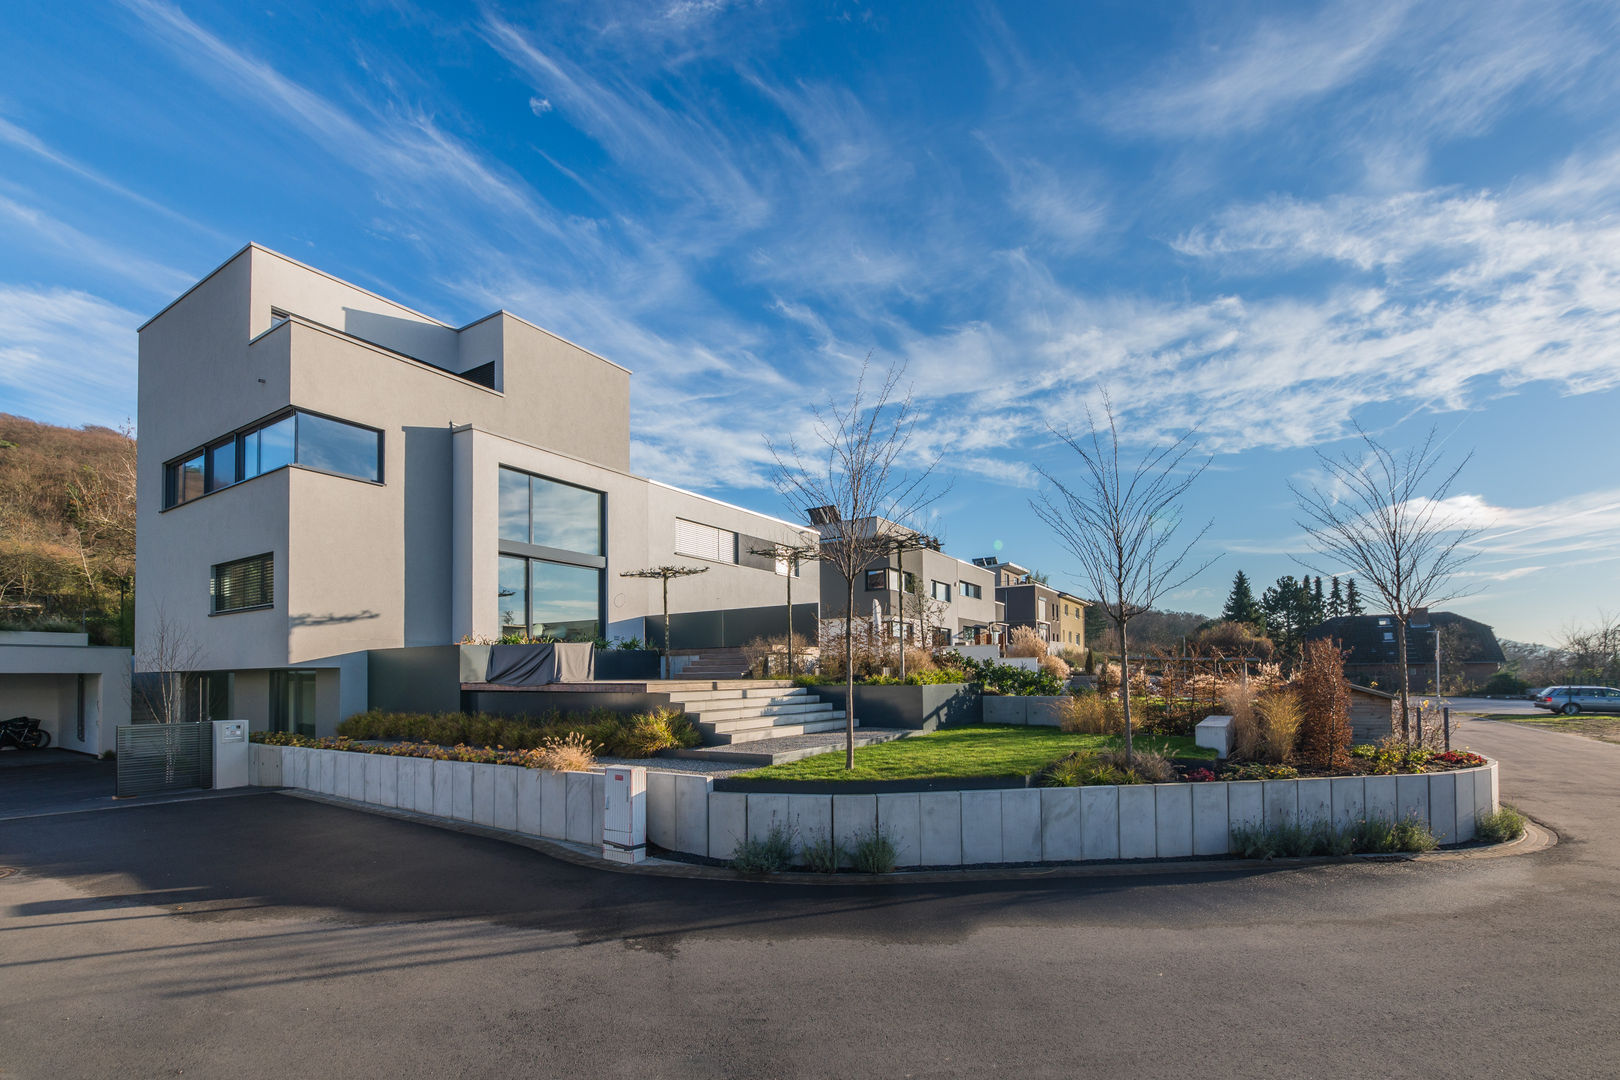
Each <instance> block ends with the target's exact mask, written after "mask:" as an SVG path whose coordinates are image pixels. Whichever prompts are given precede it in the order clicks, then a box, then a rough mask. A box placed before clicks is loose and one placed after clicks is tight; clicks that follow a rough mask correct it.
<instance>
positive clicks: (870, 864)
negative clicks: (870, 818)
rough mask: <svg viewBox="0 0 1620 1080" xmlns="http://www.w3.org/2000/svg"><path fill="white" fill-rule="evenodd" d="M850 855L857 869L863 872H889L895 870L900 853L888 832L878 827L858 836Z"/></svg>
mask: <svg viewBox="0 0 1620 1080" xmlns="http://www.w3.org/2000/svg"><path fill="white" fill-rule="evenodd" d="M849 857H850V861H851V862H853V863H854V864H855V869H857V870H859V871H860V872H861V873H863V874H889V873H893V872H894V865H895V863H896V862H897V861H898V860H899V858H900V853H899V851H897V850H896V849H895V846H894V841H893V840H892V839H891V838H890V837H889V834H888V832H887V831H886V830H884V829H881V828H876V829H871V830H868V831H866V832H863V833H860V834H859V835H858V836H856V838H855V847H854V849H853V850H852V851H851V852H850V853H849Z"/></svg>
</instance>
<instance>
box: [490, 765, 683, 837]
mask: <svg viewBox="0 0 1620 1080" xmlns="http://www.w3.org/2000/svg"><path fill="white" fill-rule="evenodd" d="M515 771H516V772H517V831H518V832H520V833H522V834H523V835H524V836H539V835H540V773H539V771H538V770H536V769H517V770H515ZM674 819H675V815H674V814H670V815H669V820H670V821H674Z"/></svg>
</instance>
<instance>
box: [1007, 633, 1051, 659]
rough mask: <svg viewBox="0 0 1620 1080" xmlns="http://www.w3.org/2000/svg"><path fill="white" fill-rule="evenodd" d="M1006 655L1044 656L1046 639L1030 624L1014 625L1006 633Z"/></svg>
mask: <svg viewBox="0 0 1620 1080" xmlns="http://www.w3.org/2000/svg"><path fill="white" fill-rule="evenodd" d="M1007 655H1008V656H1045V655H1047V647H1046V641H1045V640H1044V639H1043V638H1042V637H1041V635H1040V632H1039V631H1037V630H1036V629H1035V628H1034V627H1032V626H1015V627H1013V628H1012V632H1011V633H1010V634H1008V635H1007Z"/></svg>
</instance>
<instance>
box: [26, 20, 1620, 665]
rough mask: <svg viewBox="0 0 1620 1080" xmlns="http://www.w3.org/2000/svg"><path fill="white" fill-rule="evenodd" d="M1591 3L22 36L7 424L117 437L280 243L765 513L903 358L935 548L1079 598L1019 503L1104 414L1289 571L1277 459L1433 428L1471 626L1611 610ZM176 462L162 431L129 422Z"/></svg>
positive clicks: (1604, 278) (1545, 635)
mask: <svg viewBox="0 0 1620 1080" xmlns="http://www.w3.org/2000/svg"><path fill="white" fill-rule="evenodd" d="M1617 20H1620V12H1617V9H1616V8H1615V7H1614V6H1613V5H1608V4H1556V3H1549V2H1545V0H1542V2H1534V3H1523V4H1518V3H1492V2H1481V3H1471V4H1434V3H1430V4H1416V3H1410V4H1405V3H1393V4H1381V3H1366V2H1362V3H1351V4H1343V5H1325V6H1320V7H1306V6H1304V5H1298V4H1279V5H1265V4H1247V3H1235V4H1222V5H1191V6H1188V7H1186V8H1179V7H1176V6H1174V5H1170V4H1163V5H1141V4H1135V3H1095V4H1061V3H1060V4H1052V5H1049V6H1043V5H1038V4H1019V5H1016V6H1009V7H1007V8H997V7H995V6H991V5H981V6H973V5H968V4H963V5H939V4H911V5H908V4H884V5H863V4H854V3H847V2H834V3H818V4H779V3H770V2H759V3H737V4H734V3H727V2H723V0H687V2H649V3H641V4H618V3H612V2H590V3H549V4H544V5H511V6H500V5H495V4H490V5H484V6H478V5H469V6H460V7H455V8H439V7H435V6H430V5H419V4H412V3H407V2H403V0H401V2H394V3H386V2H381V0H379V2H373V3H359V4H352V5H338V6H333V5H307V6H305V5H281V4H258V5H252V6H251V7H250V6H247V5H238V4H207V3H183V4H170V3H163V2H158V0H124V2H121V3H119V2H113V3H107V4H93V5H91V4H62V3H58V2H45V3H38V2H32V0H23V2H22V3H21V4H17V3H13V4H11V5H9V6H8V17H7V27H8V32H7V33H6V34H5V35H3V36H0V409H3V410H4V411H10V412H16V413H21V414H23V415H28V416H33V417H36V418H39V419H42V420H49V421H52V422H56V423H68V424H78V423H108V424H118V423H121V422H122V421H124V420H125V418H126V417H129V416H131V415H132V414H133V412H134V358H135V337H134V329H135V327H136V326H138V325H139V324H140V323H141V322H142V321H144V319H145V318H146V317H147V316H149V315H150V314H151V313H153V312H155V311H156V310H158V309H159V308H160V307H162V306H163V304H164V303H165V302H167V300H169V299H171V298H172V297H173V296H174V295H176V294H177V293H178V292H179V291H181V290H182V289H183V288H184V287H185V286H186V285H187V284H189V283H190V282H191V281H193V280H194V279H196V278H197V277H199V276H201V275H202V274H204V273H206V272H207V271H208V270H210V269H212V268H213V267H214V266H215V265H217V264H218V263H219V262H220V261H222V260H223V259H224V258H225V257H226V256H228V255H229V254H230V253H231V252H233V251H234V250H235V249H236V248H238V247H239V246H240V245H241V244H242V243H243V242H245V241H247V240H250V239H251V240H255V241H258V242H260V243H263V244H265V245H267V246H270V247H273V248H276V249H278V250H281V251H284V252H286V253H288V254H290V255H292V256H294V257H296V258H299V259H302V260H304V261H307V262H310V263H313V264H314V265H317V266H319V267H321V268H322V269H325V270H328V271H330V272H332V273H334V274H337V275H339V276H341V277H344V278H347V279H349V280H352V281H355V282H358V283H360V284H363V285H365V286H368V287H370V288H372V289H375V290H377V291H379V292H382V293H384V294H386V295H389V296H392V297H397V298H399V299H401V300H403V301H405V302H406V303H409V304H411V305H412V306H414V307H417V308H419V309H421V310H424V311H427V312H429V313H431V314H434V315H437V316H439V317H441V318H444V319H446V320H448V321H452V322H458V323H460V322H466V321H470V320H472V319H474V318H476V317H478V316H480V315H483V314H485V313H487V312H488V311H490V310H493V309H495V308H499V307H504V308H507V309H509V310H511V311H513V312H515V313H517V314H520V315H522V316H524V317H526V318H529V319H531V320H532V321H534V322H537V323H539V324H541V325H543V326H546V327H548V328H551V329H553V330H556V331H557V332H559V333H561V334H563V335H565V336H567V337H569V338H572V339H573V340H576V341H578V342H580V343H581V344H583V345H585V346H587V347H589V348H591V349H593V350H595V351H597V352H600V353H602V354H604V355H606V356H608V357H610V358H612V359H614V360H617V361H619V362H621V363H623V364H625V365H626V366H628V367H630V368H632V369H633V370H634V371H635V372H636V377H635V381H634V407H635V418H634V430H635V432H636V444H635V448H634V464H635V467H636V468H637V470H638V471H641V472H643V473H646V474H648V475H651V476H654V477H657V478H659V479H663V480H667V481H669V482H672V483H678V484H682V485H685V486H689V487H693V488H698V489H701V490H705V491H708V492H711V493H713V494H715V495H717V496H720V497H722V498H726V499H729V500H733V501H737V502H741V503H743V504H745V505H751V506H755V507H757V508H759V509H763V510H769V511H773V512H778V513H780V512H784V511H785V506H784V504H783V503H782V501H781V500H780V499H779V498H778V497H777V496H776V495H775V493H774V492H773V491H771V490H770V488H769V487H768V485H767V484H766V472H767V465H768V461H769V458H768V455H767V452H766V450H765V448H764V442H763V439H764V437H765V436H766V435H774V436H776V437H778V438H780V437H782V436H784V435H786V434H789V433H794V432H798V433H801V434H802V433H803V432H804V431H805V429H806V424H807V422H808V416H807V411H806V409H805V404H806V401H807V400H809V399H811V398H816V397H824V396H825V395H826V394H827V393H829V392H834V391H838V390H839V389H840V388H843V387H847V385H848V384H849V382H850V379H851V376H852V373H853V372H854V371H855V370H857V369H858V366H859V364H860V362H861V359H862V358H863V357H864V356H865V355H866V354H867V353H868V351H870V352H872V354H873V356H874V358H875V360H876V361H877V362H878V363H880V364H881V363H887V362H889V361H890V360H893V359H896V358H900V359H905V360H906V361H907V362H908V364H909V376H910V378H911V380H912V383H913V386H914V392H915V394H916V398H917V401H918V403H919V405H920V407H921V409H922V410H923V412H924V414H925V417H926V421H925V426H924V429H923V430H924V432H925V436H924V442H925V443H926V445H925V446H923V447H921V448H920V449H921V451H922V452H924V453H928V452H932V451H944V452H945V465H946V468H947V470H948V471H949V472H950V473H951V475H952V476H953V478H954V485H953V487H952V489H951V491H950V493H949V495H948V496H947V498H946V499H945V500H944V501H942V502H941V503H940V504H939V507H938V509H939V513H940V517H939V524H938V529H939V531H941V532H942V533H943V535H944V536H945V539H946V541H947V545H948V549H949V550H952V551H953V552H954V553H955V554H958V555H960V556H962V557H970V556H973V555H978V554H984V553H988V552H989V551H990V550H991V549H992V546H993V545H994V544H995V542H996V541H1001V543H1002V548H1001V551H1002V554H1003V555H1004V556H1005V557H1009V558H1012V559H1014V560H1015V561H1018V562H1022V563H1025V564H1029V565H1033V566H1036V567H1039V568H1042V569H1045V570H1047V571H1048V572H1049V573H1050V574H1051V575H1052V577H1053V580H1054V582H1055V583H1058V584H1070V585H1072V584H1073V583H1072V582H1071V580H1070V578H1069V572H1070V569H1071V567H1072V564H1071V562H1070V561H1069V560H1067V559H1066V558H1065V557H1064V555H1063V554H1062V552H1061V551H1060V550H1059V548H1058V547H1057V545H1056V543H1055V541H1054V540H1053V539H1052V538H1051V537H1050V536H1048V535H1046V534H1045V533H1044V532H1043V530H1042V528H1041V526H1040V525H1039V523H1038V522H1037V521H1036V520H1035V517H1034V515H1033V514H1032V513H1031V512H1030V510H1029V508H1028V499H1029V498H1030V496H1031V494H1033V491H1034V481H1035V475H1034V469H1033V466H1034V465H1036V464H1046V465H1048V466H1050V467H1054V468H1057V469H1059V470H1063V469H1066V468H1067V467H1069V462H1068V461H1067V460H1066V459H1065V458H1064V457H1063V456H1062V454H1059V453H1057V452H1056V451H1055V450H1054V449H1053V448H1052V446H1051V444H1050V439H1049V438H1047V437H1046V436H1045V430H1046V428H1045V425H1046V424H1047V423H1055V424H1058V425H1060V426H1061V425H1065V424H1072V423H1075V422H1078V421H1080V420H1081V419H1082V418H1083V416H1084V411H1085V408H1086V406H1087V404H1088V403H1094V402H1095V401H1096V400H1097V395H1098V393H1099V391H1100V389H1101V388H1104V387H1106V388H1107V389H1108V391H1109V392H1110V393H1111V394H1112V396H1113V398H1114V400H1115V402H1116V404H1117V405H1118V406H1119V408H1120V409H1121V411H1122V413H1123V415H1124V419H1125V423H1126V428H1127V432H1128V434H1129V435H1130V437H1132V438H1133V439H1138V440H1140V439H1144V438H1150V437H1152V436H1153V435H1154V434H1155V433H1157V432H1160V431H1165V430H1175V429H1178V428H1179V427H1180V426H1182V425H1186V424H1190V423H1197V424H1198V426H1199V428H1200V431H1201V438H1202V442H1203V445H1204V446H1205V447H1206V448H1207V449H1208V451H1209V452H1211V453H1212V454H1213V455H1214V460H1213V464H1212V467H1211V470H1210V471H1209V472H1208V473H1207V474H1206V475H1205V476H1204V477H1203V478H1202V479H1201V481H1200V482H1199V485H1198V487H1197V488H1196V489H1195V491H1194V494H1193V496H1192V497H1191V499H1190V500H1189V506H1188V515H1189V517H1191V518H1193V519H1196V520H1199V521H1201V520H1203V519H1205V518H1213V519H1214V528H1213V529H1212V530H1211V532H1210V533H1209V535H1208V538H1207V541H1206V543H1205V545H1204V547H1203V549H1201V550H1203V551H1204V552H1205V553H1208V554H1215V553H1221V556H1222V557H1221V558H1220V560H1219V562H1217V563H1216V564H1215V566H1214V568H1213V569H1211V570H1210V571H1208V572H1207V573H1205V574H1204V575H1202V576H1201V577H1200V578H1198V579H1197V580H1195V581H1193V582H1192V583H1190V584H1189V586H1188V587H1187V588H1186V589H1184V590H1182V591H1181V592H1180V593H1178V594H1176V595H1174V596H1172V597H1170V598H1169V603H1168V606H1172V607H1178V608H1189V609H1193V610H1204V611H1213V610H1215V609H1216V608H1217V607H1218V606H1219V604H1220V601H1221V598H1222V597H1223V596H1224V593H1225V590H1226V586H1227V584H1228V583H1229V581H1230V579H1231V576H1232V574H1233V573H1234V572H1235V571H1236V570H1238V569H1240V568H1241V569H1244V570H1246V571H1247V572H1248V573H1249V575H1250V577H1251V578H1253V579H1255V580H1256V581H1257V582H1258V583H1264V582H1268V581H1270V580H1271V579H1273V578H1275V577H1276V576H1277V575H1278V574H1282V573H1299V572H1300V568H1299V567H1298V565H1297V564H1295V563H1293V562H1292V561H1291V559H1290V555H1291V554H1299V553H1302V552H1303V551H1304V550H1305V549H1304V544H1303V541H1302V538H1301V536H1300V533H1299V530H1298V529H1297V527H1296V526H1295V525H1294V523H1293V517H1294V514H1293V511H1292V505H1291V502H1290V498H1289V495H1288V492H1287V486H1286V485H1287V482H1288V481H1289V480H1290V479H1295V480H1299V479H1302V478H1303V479H1307V480H1308V479H1309V478H1310V477H1311V476H1312V475H1313V472H1312V470H1313V460H1312V456H1311V451H1312V449H1313V448H1315V447H1321V448H1324V449H1326V450H1328V451H1330V452H1333V451H1340V450H1343V449H1346V448H1347V447H1349V445H1350V444H1349V443H1348V442H1347V441H1346V438H1345V437H1346V433H1347V432H1348V431H1350V425H1351V424H1352V423H1353V422H1359V423H1361V424H1363V425H1365V426H1366V427H1367V428H1368V429H1369V430H1372V431H1374V432H1376V433H1377V434H1378V436H1379V437H1380V438H1381V439H1383V440H1385V441H1387V442H1390V443H1393V444H1397V445H1404V444H1406V443H1409V442H1411V441H1413V440H1415V439H1418V438H1421V436H1422V435H1423V433H1424V432H1425V431H1426V430H1427V429H1428V428H1429V427H1430V426H1431V425H1436V426H1438V428H1439V430H1440V432H1441V433H1442V435H1443V437H1444V438H1445V439H1446V446H1447V448H1448V451H1449V452H1451V453H1453V454H1454V455H1457V456H1460V455H1461V454H1463V453H1465V452H1467V451H1468V450H1469V449H1472V450H1473V451H1474V454H1475V456H1474V459H1473V461H1472V462H1471V464H1470V465H1469V467H1468V469H1467V470H1466V472H1465V473H1464V474H1463V477H1462V480H1461V482H1460V484H1459V486H1458V495H1457V505H1456V509H1457V510H1458V511H1459V512H1461V513H1463V514H1465V515H1466V516H1467V518H1468V520H1470V521H1472V522H1475V523H1477V524H1478V525H1479V526H1481V527H1482V528H1483V530H1484V531H1483V533H1482V535H1481V537H1480V539H1479V540H1478V541H1477V544H1478V546H1479V547H1480V549H1481V555H1480V557H1479V558H1478V559H1477V560H1476V562H1475V563H1474V564H1473V566H1472V567H1471V570H1470V574H1471V577H1470V578H1469V580H1468V584H1469V586H1470V587H1472V588H1475V589H1477V592H1476V594H1475V595H1474V596H1472V597H1470V598H1468V599H1466V600H1462V601H1458V602H1457V603H1454V604H1452V605H1449V606H1451V607H1453V608H1455V609H1456V610H1460V611H1463V612H1465V613H1467V614H1470V615H1474V616H1476V617H1479V618H1482V619H1485V620H1487V621H1489V622H1491V623H1493V624H1495V625H1496V627H1497V630H1498V632H1499V633H1501V634H1503V635H1505V636H1508V637H1513V638H1519V639H1530V640H1552V639H1554V638H1556V637H1557V636H1558V634H1559V632H1560V630H1561V629H1563V628H1564V627H1566V626H1568V625H1570V624H1571V623H1574V622H1578V621H1582V620H1588V619H1590V618H1592V617H1594V616H1595V615H1596V614H1597V613H1598V611H1599V609H1605V608H1606V609H1608V610H1611V611H1612V610H1616V609H1620V576H1617V574H1616V566H1617V564H1616V559H1617V557H1620V546H1617V542H1620V475H1617V474H1616V469H1615V468H1614V465H1615V462H1616V460H1617V454H1616V451H1615V439H1614V431H1615V418H1616V416H1617V415H1620V393H1617V392H1616V388H1617V387H1620V218H1617V216H1616V212H1617V210H1620V119H1617V118H1620V86H1617V81H1620V64H1617V63H1616V56H1615V53H1616V45H1617V44H1620V33H1617V29H1620V28H1617V25H1616V23H1617ZM143 434H148V433H143Z"/></svg>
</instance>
